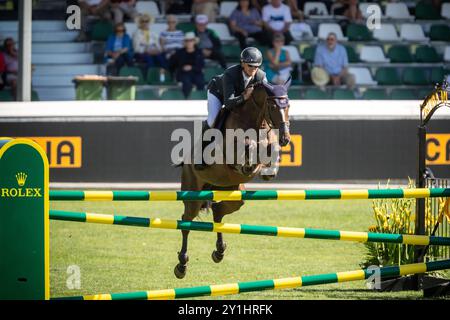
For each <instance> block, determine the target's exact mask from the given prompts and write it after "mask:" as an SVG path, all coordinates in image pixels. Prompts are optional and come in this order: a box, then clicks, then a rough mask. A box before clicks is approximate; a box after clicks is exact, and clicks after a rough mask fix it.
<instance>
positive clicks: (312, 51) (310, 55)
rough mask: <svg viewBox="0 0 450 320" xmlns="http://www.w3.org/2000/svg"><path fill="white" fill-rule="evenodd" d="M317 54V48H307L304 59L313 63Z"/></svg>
mask: <svg viewBox="0 0 450 320" xmlns="http://www.w3.org/2000/svg"><path fill="white" fill-rule="evenodd" d="M315 54H316V46H310V47H306V48H304V49H303V53H302V58H303V59H305V60H306V61H308V62H313V61H314V56H315Z"/></svg>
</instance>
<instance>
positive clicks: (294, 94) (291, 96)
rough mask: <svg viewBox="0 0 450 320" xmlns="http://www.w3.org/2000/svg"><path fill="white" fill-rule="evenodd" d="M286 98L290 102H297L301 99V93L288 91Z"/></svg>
mask: <svg viewBox="0 0 450 320" xmlns="http://www.w3.org/2000/svg"><path fill="white" fill-rule="evenodd" d="M288 97H289V99H291V100H299V99H301V98H302V92H301V91H300V89H292V88H291V89H289V90H288Z"/></svg>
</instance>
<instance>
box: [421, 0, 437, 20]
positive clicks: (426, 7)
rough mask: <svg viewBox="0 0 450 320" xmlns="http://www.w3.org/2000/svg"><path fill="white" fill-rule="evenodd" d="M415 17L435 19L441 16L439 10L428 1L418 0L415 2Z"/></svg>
mask: <svg viewBox="0 0 450 320" xmlns="http://www.w3.org/2000/svg"><path fill="white" fill-rule="evenodd" d="M415 12H416V19H419V20H437V19H440V18H441V15H440V13H439V11H438V10H437V9H436V8H435V7H434V6H433V5H432V4H431V3H429V2H426V1H420V2H418V3H417V4H416V11H415Z"/></svg>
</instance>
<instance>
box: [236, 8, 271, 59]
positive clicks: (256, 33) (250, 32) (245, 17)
mask: <svg viewBox="0 0 450 320" xmlns="http://www.w3.org/2000/svg"><path fill="white" fill-rule="evenodd" d="M262 27H263V22H262V19H261V14H260V13H259V12H258V10H256V9H255V8H252V6H251V4H250V0H240V1H239V5H238V6H237V8H236V9H235V10H234V11H233V12H232V13H231V16H230V28H231V31H232V32H233V33H234V35H235V36H236V38H237V39H238V40H239V45H240V46H241V50H244V48H246V47H247V38H248V37H252V38H255V39H256V40H257V41H258V42H259V43H260V44H262V45H269V44H270V42H269V41H270V40H269V38H268V36H267V33H266V32H264V31H263V28H262Z"/></svg>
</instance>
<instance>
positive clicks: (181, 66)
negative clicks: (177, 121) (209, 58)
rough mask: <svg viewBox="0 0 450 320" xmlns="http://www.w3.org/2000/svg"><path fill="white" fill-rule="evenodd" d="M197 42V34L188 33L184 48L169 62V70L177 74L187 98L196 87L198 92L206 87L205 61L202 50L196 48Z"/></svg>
mask: <svg viewBox="0 0 450 320" xmlns="http://www.w3.org/2000/svg"><path fill="white" fill-rule="evenodd" d="M197 42H198V38H197V37H196V36H195V33H193V32H188V33H186V35H185V37H184V48H183V49H178V50H177V51H176V52H175V53H174V54H173V55H172V57H171V58H170V61H169V68H170V70H171V71H172V72H175V76H176V79H177V81H179V82H181V83H182V90H183V94H184V96H185V97H186V98H188V97H189V95H190V94H191V91H192V88H193V86H194V85H195V86H196V87H197V90H203V89H204V86H205V79H204V76H203V68H204V66H205V60H204V58H203V54H202V52H201V50H200V49H198V48H197V47H196V43H197Z"/></svg>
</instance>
